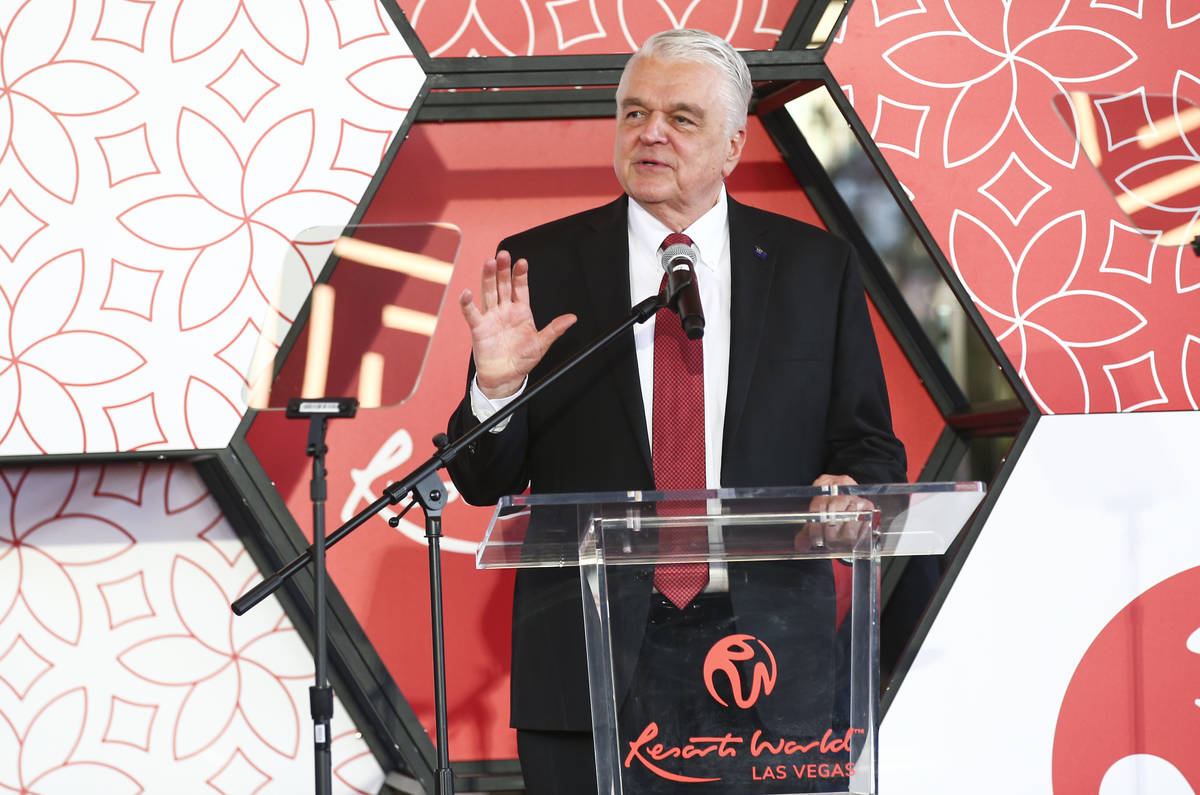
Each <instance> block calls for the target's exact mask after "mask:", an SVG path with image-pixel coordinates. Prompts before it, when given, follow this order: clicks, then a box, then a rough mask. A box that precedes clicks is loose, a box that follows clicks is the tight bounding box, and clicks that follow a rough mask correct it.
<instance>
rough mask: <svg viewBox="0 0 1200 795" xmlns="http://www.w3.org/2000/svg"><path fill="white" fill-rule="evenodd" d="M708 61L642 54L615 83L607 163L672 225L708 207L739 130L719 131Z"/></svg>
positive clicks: (737, 151) (739, 140)
mask: <svg viewBox="0 0 1200 795" xmlns="http://www.w3.org/2000/svg"><path fill="white" fill-rule="evenodd" d="M720 84H721V74H720V72H719V71H718V70H717V69H716V67H713V66H708V65H707V64H699V63H691V62H687V61H664V60H660V59H658V58H652V57H642V58H638V59H637V60H635V61H634V62H633V64H632V65H631V66H630V67H629V69H628V70H627V71H626V72H625V75H624V77H623V78H622V79H621V84H620V86H618V87H617V136H616V144H615V146H614V151H613V168H614V170H615V171H616V172H617V180H618V181H619V182H620V183H621V187H622V188H624V189H625V192H626V193H627V194H629V196H630V197H632V198H633V199H636V200H637V202H638V203H639V204H641V205H642V206H643V207H645V208H646V209H647V210H648V211H649V212H650V213H651V214H652V215H653V216H654V217H656V218H658V220H660V221H662V222H663V223H664V224H666V225H667V226H669V227H671V228H672V229H674V230H676V231H681V230H683V229H685V228H686V227H688V226H690V225H691V224H692V222H693V221H695V220H696V219H697V218H699V217H700V216H701V215H703V214H704V213H706V212H707V211H708V210H710V209H712V207H713V205H714V204H715V203H716V201H717V196H718V194H719V193H720V189H721V183H722V181H724V179H725V177H727V176H728V175H729V174H730V173H731V172H732V171H733V168H734V166H736V165H737V162H738V158H739V157H741V154H742V144H743V143H744V142H745V140H746V131H745V129H744V127H743V128H742V129H738V130H735V131H734V132H733V133H731V134H726V132H725V108H724V106H723V105H722V104H721V101H720V99H719V98H718V97H717V91H718V87H719V86H720Z"/></svg>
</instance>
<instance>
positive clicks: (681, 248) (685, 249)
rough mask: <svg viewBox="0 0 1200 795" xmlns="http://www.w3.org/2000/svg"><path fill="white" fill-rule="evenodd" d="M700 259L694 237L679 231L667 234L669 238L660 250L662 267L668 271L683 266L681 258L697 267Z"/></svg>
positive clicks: (659, 258) (659, 257)
mask: <svg viewBox="0 0 1200 795" xmlns="http://www.w3.org/2000/svg"><path fill="white" fill-rule="evenodd" d="M699 259H700V252H698V251H696V246H695V244H694V243H692V239H691V238H690V237H688V236H687V235H684V234H680V233H678V232H676V233H675V234H672V235H667V239H666V240H664V241H663V244H662V248H660V249H659V250H658V262H659V264H660V265H661V266H662V269H663V270H665V271H668V272H670V271H672V270H675V269H676V268H679V267H682V266H683V264H684V263H683V262H681V260H683V261H685V262H686V263H687V264H688V265H690V266H692V267H695V266H696V262H697V261H698V260H699Z"/></svg>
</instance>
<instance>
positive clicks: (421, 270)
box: [247, 224, 462, 409]
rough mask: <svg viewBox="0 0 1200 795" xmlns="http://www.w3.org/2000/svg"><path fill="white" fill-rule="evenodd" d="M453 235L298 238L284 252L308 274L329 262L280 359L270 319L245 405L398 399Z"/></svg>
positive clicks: (443, 228) (368, 229)
mask: <svg viewBox="0 0 1200 795" xmlns="http://www.w3.org/2000/svg"><path fill="white" fill-rule="evenodd" d="M461 237H462V235H461V233H460V232H459V230H458V229H457V228H456V227H454V226H451V225H449V224H377V225H359V226H350V227H340V226H339V227H313V228H310V229H307V230H305V231H304V232H302V233H301V234H300V235H299V236H297V238H296V239H295V240H293V241H292V244H291V246H290V247H289V257H291V258H296V259H299V260H303V265H304V267H305V268H306V269H307V270H308V271H309V272H314V273H319V272H320V271H321V269H322V267H323V266H324V265H325V264H326V263H330V264H332V266H333V267H332V270H331V271H329V277H328V279H327V280H326V281H324V282H322V283H319V284H317V285H315V286H314V287H313V289H312V294H311V296H310V298H309V302H308V304H307V305H306V308H307V310H308V312H307V315H306V316H304V322H303V324H302V325H301V326H300V328H299V329H298V330H297V331H296V336H295V341H294V343H293V344H292V345H291V348H290V350H289V351H288V353H287V355H286V358H285V359H284V360H283V361H282V362H276V361H275V359H276V351H277V350H278V343H277V342H276V343H272V342H271V340H278V339H279V338H280V337H281V336H282V334H283V333H284V332H285V331H286V330H287V328H288V325H287V324H286V323H285V322H284V321H283V319H282V318H279V317H278V316H276V317H275V318H274V323H270V322H269V323H268V326H267V328H266V329H264V333H263V335H262V341H261V342H260V345H259V348H258V351H257V352H256V355H255V357H254V358H255V361H254V364H253V365H252V369H251V373H252V374H253V375H252V377H250V378H248V379H247V380H248V381H249V382H250V386H249V387H248V392H249V395H248V398H247V400H248V402H249V404H250V406H251V407H252V408H258V409H275V408H284V407H286V406H287V402H288V400H289V399H291V398H297V397H303V398H320V397H357V398H358V402H359V407H360V408H375V407H379V406H392V405H396V404H398V403H400V402H402V401H403V400H405V399H406V398H407V397H408V396H409V395H410V394H411V393H412V390H413V389H414V388H415V387H416V382H417V376H418V375H419V374H420V372H421V367H422V365H423V364H424V361H425V355H426V353H427V351H428V349H429V340H430V337H431V335H432V334H433V329H434V325H435V323H436V321H437V315H438V311H439V310H440V308H441V305H442V300H443V298H444V296H445V291H446V285H447V284H448V283H449V281H450V274H451V271H452V270H453V267H454V260H455V258H456V257H457V255H458V248H459V243H460V240H461ZM283 271H284V272H285V273H287V272H296V271H297V268H296V267H294V266H293V265H291V264H289V265H288V266H286V267H285V268H284V269H283ZM272 362H274V365H275V369H277V373H276V375H275V376H274V378H273V379H272V378H271V372H272V369H273V368H272V366H271V364H272Z"/></svg>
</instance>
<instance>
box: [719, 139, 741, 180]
mask: <svg viewBox="0 0 1200 795" xmlns="http://www.w3.org/2000/svg"><path fill="white" fill-rule="evenodd" d="M745 145H746V128H745V127H741V128H739V129H738V130H736V131H735V132H734V133H733V135H731V136H730V137H729V155H728V156H727V157H726V158H725V165H724V167H723V168H722V169H721V173H722V174H723V175H724V176H726V177H728V176H729V175H730V174H732V173H733V170H734V168H736V167H737V164H738V161H739V160H740V159H741V157H742V148H743V147H744V146H745Z"/></svg>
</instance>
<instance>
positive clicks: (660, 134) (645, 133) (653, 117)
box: [641, 113, 667, 143]
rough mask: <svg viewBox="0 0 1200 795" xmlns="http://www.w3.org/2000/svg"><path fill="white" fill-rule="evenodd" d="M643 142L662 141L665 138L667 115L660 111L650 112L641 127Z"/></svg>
mask: <svg viewBox="0 0 1200 795" xmlns="http://www.w3.org/2000/svg"><path fill="white" fill-rule="evenodd" d="M641 138H642V142H643V143H662V142H663V141H665V140H667V117H666V115H665V114H662V113H651V114H650V118H649V119H647V120H646V124H645V125H644V126H643V127H642V136H641Z"/></svg>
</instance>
